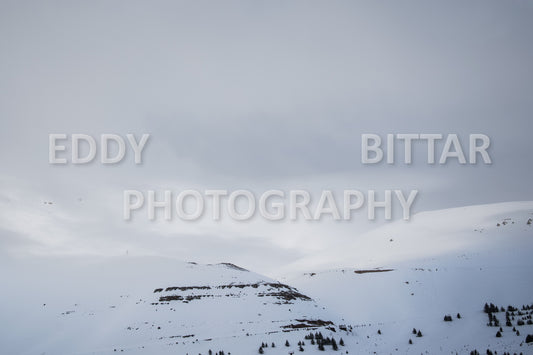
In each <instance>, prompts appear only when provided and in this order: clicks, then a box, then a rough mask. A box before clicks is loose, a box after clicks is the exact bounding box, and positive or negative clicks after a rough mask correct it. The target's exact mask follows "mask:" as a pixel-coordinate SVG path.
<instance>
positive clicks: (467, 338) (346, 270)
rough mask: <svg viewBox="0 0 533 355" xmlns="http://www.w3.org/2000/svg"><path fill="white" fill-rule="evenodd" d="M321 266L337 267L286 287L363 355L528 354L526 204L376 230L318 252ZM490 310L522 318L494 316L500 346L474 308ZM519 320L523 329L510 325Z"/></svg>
mask: <svg viewBox="0 0 533 355" xmlns="http://www.w3.org/2000/svg"><path fill="white" fill-rule="evenodd" d="M334 255H335V257H334ZM328 257H329V258H330V260H334V262H333V263H335V264H337V265H344V266H345V267H338V268H330V269H327V270H324V269H320V268H318V270H319V271H316V272H313V271H312V270H310V271H309V272H307V273H304V274H300V275H296V276H294V275H293V276H292V277H289V278H287V282H290V283H291V284H293V285H296V286H297V287H298V288H299V289H300V290H302V292H305V293H306V294H308V295H310V296H312V297H314V298H315V299H316V300H317V302H319V303H321V304H323V305H324V306H326V307H327V308H328V309H329V310H330V311H332V312H334V313H336V314H338V315H339V316H340V317H342V318H343V320H344V322H346V323H348V324H353V325H354V327H355V329H356V333H357V334H358V336H359V337H360V338H361V341H360V342H359V345H360V347H359V351H360V352H362V353H373V352H374V351H376V352H377V353H378V354H382V353H384V354H389V353H390V354H392V353H405V354H411V353H425V352H429V353H431V354H433V353H443V354H450V353H456V352H457V353H459V354H462V353H466V354H468V353H470V351H472V350H474V349H477V350H478V351H480V352H482V353H485V352H486V350H487V349H490V350H492V351H495V350H496V351H498V353H503V352H504V351H507V352H510V353H517V354H519V353H520V352H522V353H524V354H532V353H533V343H532V344H531V345H527V344H526V343H525V339H526V336H527V334H533V325H531V324H527V323H528V321H529V322H530V320H531V313H532V312H531V310H529V309H526V310H522V306H526V305H529V306H532V304H533V203H531V202H519V203H505V204H494V205H484V206H470V207H462V208H454V209H449V210H441V211H432V212H425V213H420V214H418V215H416V216H414V218H413V222H411V223H408V224H405V223H394V224H390V225H387V226H385V227H383V228H378V229H376V230H374V231H372V232H370V233H368V234H366V235H364V236H361V238H360V239H358V240H357V241H354V244H353V245H352V246H350V247H343V248H339V249H338V250H337V251H334V252H333V253H332V254H331V255H326V253H324V254H323V255H321V256H320V258H319V260H318V262H319V263H323V261H324V260H326V259H327V258H328ZM354 266H355V267H354ZM330 290H336V292H331V291H330ZM491 302H492V303H494V304H495V305H498V307H499V308H501V307H505V309H506V310H507V308H508V306H509V305H511V306H513V307H516V308H518V309H519V312H520V313H523V314H522V315H518V312H514V313H515V314H514V319H513V315H511V316H510V317H511V323H510V324H512V326H506V314H505V312H499V313H495V316H496V317H497V318H498V319H499V322H500V325H501V326H502V329H503V331H502V332H500V334H501V335H502V337H496V333H497V332H498V331H499V328H500V327H499V326H498V327H495V326H494V327H488V326H487V323H489V319H488V314H487V313H485V312H484V311H483V309H484V304H485V303H489V304H490V303H491ZM526 308H532V307H526ZM532 310H533V308H532ZM511 313H513V312H511ZM457 314H460V315H461V318H460V319H458V318H457ZM445 315H451V316H452V321H448V322H445V321H444V316H445ZM522 318H524V319H523V322H524V325H520V326H519V325H517V324H520V323H521V322H519V320H521V319H522ZM413 328H416V329H417V330H419V329H420V330H421V331H422V334H423V337H417V336H416V335H413V334H412V330H413ZM513 328H515V329H517V330H518V331H519V334H520V335H517V334H516V332H513V331H512V329H513ZM378 330H380V332H381V335H379V334H378V333H377V331H378ZM367 336H368V337H369V338H366V337H367ZM365 338H366V340H365ZM409 339H411V340H412V342H413V344H412V345H411V344H409Z"/></svg>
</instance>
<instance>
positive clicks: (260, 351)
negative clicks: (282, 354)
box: [259, 346, 265, 354]
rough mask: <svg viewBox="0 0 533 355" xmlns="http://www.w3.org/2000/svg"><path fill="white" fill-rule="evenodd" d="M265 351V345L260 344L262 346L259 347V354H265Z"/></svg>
mask: <svg viewBox="0 0 533 355" xmlns="http://www.w3.org/2000/svg"><path fill="white" fill-rule="evenodd" d="M264 353H265V352H264V351H263V347H262V346H260V347H259V354H264Z"/></svg>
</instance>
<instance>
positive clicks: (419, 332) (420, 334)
mask: <svg viewBox="0 0 533 355" xmlns="http://www.w3.org/2000/svg"><path fill="white" fill-rule="evenodd" d="M416 336H417V337H418V338H421V337H422V332H421V331H420V330H418V333H416Z"/></svg>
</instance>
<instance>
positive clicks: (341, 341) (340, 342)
mask: <svg viewBox="0 0 533 355" xmlns="http://www.w3.org/2000/svg"><path fill="white" fill-rule="evenodd" d="M339 345H340V346H344V340H342V338H341V340H339Z"/></svg>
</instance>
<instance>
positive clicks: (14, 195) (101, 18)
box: [0, 0, 533, 273]
mask: <svg viewBox="0 0 533 355" xmlns="http://www.w3.org/2000/svg"><path fill="white" fill-rule="evenodd" d="M532 38H533V3H531V2H529V1H505V2H503V1H469V2H465V1H441V2H436V1H431V2H430V1H408V2H405V1H402V2H400V1H387V2H385V1H358V2H355V1H323V2H313V1H227V2H222V1H211V2H207V1H194V2H193V1H190V2H177V1H168V2H164V1H143V2H139V1H113V2H109V1H90V2H85V1H33V2H32V1H24V2H22V1H4V0H0V139H1V141H0V144H1V150H0V158H1V161H2V164H0V181H1V183H0V221H1V222H0V223H1V224H0V228H1V229H0V248H1V249H0V250H1V251H0V254H4V255H7V254H8V255H21V254H105V255H123V254H124V253H126V251H127V252H128V253H131V254H134V255H141V254H155V255H166V256H170V257H174V258H177V259H184V260H196V261H200V262H219V261H230V262H234V263H236V264H241V265H243V266H245V267H248V268H253V269H255V270H258V271H263V272H267V273H268V272H270V271H272V270H275V269H279V268H281V267H283V265H285V264H288V263H290V262H292V261H294V260H297V259H299V258H303V257H306V256H309V255H313V253H317V252H319V251H320V250H322V249H323V248H327V247H329V246H331V245H334V244H338V243H342V242H343V241H346V240H347V239H352V240H353V239H357V235H358V233H359V231H362V230H366V229H369V228H374V227H375V226H379V225H381V224H383V223H386V222H384V221H383V220H382V219H381V220H378V221H376V222H373V223H370V222H368V221H367V220H366V216H365V215H364V214H363V215H360V216H359V217H357V218H354V219H353V220H352V221H350V222H333V221H330V220H327V219H326V220H323V221H320V222H313V223H309V222H296V223H291V222H279V223H266V222H264V221H260V220H254V221H251V222H249V223H230V222H229V221H228V222H224V221H223V222H220V223H215V222H212V221H209V220H202V221H200V222H195V223H184V222H180V221H178V220H175V221H173V222H169V223H167V222H155V223H149V222H147V221H146V218H140V219H139V220H137V221H133V222H131V223H126V222H124V221H123V220H122V192H123V190H124V189H139V190H146V189H154V190H163V189H172V190H175V191H179V190H180V189H187V188H197V189H205V188H219V189H228V190H233V189H237V188H243V189H251V190H254V191H257V192H262V191H264V190H266V189H273V188H277V189H283V190H290V189H297V188H305V189H309V190H311V191H320V190H323V189H332V190H336V191H342V190H344V189H360V190H363V191H366V190H368V189H375V190H377V191H383V190H384V189H390V188H401V189H404V190H406V191H407V190H410V189H419V190H420V196H419V197H418V200H417V203H416V205H415V206H414V211H415V212H416V211H422V210H428V209H440V208H448V207H456V206H463V205H471V204H482V203H493V202H502V201H515V200H532V199H533V189H532V187H531V181H533V168H532V164H533V157H532V152H533V139H531V133H532V132H533V119H532V117H531V115H532V112H533V99H532V98H533V64H532V63H533V44H532V43H533V42H532ZM49 133H67V134H71V133H86V134H92V135H94V136H96V137H97V136H98V135H100V134H101V133H116V134H120V135H123V136H125V135H126V134H127V133H135V134H137V135H138V136H140V135H141V134H142V133H150V134H151V138H150V142H149V144H148V146H147V147H146V150H145V155H144V164H142V165H140V166H136V165H134V164H133V162H132V159H133V158H132V155H131V154H129V155H128V156H127V159H126V161H125V162H123V163H122V164H118V165H115V166H101V165H100V164H98V163H96V164H89V165H87V166H71V165H69V166H52V165H50V164H49V163H48V134H49ZM362 133H377V134H381V135H382V136H384V135H385V134H387V133H442V134H447V133H458V134H459V135H460V136H461V138H462V141H463V142H464V143H467V137H468V134H469V133H484V134H487V135H488V136H489V137H490V138H491V141H492V147H491V149H490V154H491V157H492V160H493V164H492V165H490V166H485V165H483V164H478V165H476V166H460V165H459V164H457V163H456V162H450V163H449V164H447V165H445V166H441V165H435V166H427V164H425V163H424V157H425V155H426V151H425V150H423V149H420V148H423V146H422V145H420V146H417V150H415V158H414V164H412V165H411V166H404V165H403V164H398V163H397V164H395V165H394V166H387V165H386V164H380V165H377V166H364V165H363V164H361V157H360V154H361V148H360V145H361V134H362ZM439 147H440V149H442V144H441V145H440V146H438V149H437V151H438V152H439V151H440V149H439ZM44 201H53V205H45V204H43V202H44ZM376 252H379V251H376Z"/></svg>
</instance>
